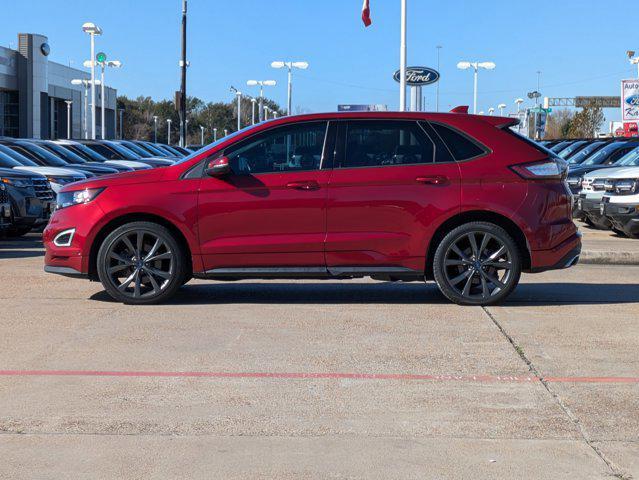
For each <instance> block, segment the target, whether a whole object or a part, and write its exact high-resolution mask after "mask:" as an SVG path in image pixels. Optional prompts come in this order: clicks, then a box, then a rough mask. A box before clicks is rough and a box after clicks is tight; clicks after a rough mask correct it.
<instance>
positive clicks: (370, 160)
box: [337, 120, 435, 168]
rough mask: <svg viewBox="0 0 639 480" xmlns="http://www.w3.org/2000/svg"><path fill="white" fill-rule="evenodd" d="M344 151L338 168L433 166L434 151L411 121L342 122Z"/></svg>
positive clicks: (423, 134)
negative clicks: (343, 123) (425, 164)
mask: <svg viewBox="0 0 639 480" xmlns="http://www.w3.org/2000/svg"><path fill="white" fill-rule="evenodd" d="M345 144H346V148H345V149H344V156H343V158H342V159H341V161H340V162H339V165H337V167H338V168H362V167H386V166H393V165H416V164H422V163H433V161H434V154H435V147H434V145H433V142H432V141H431V140H430V139H429V138H428V137H427V135H426V134H425V133H424V131H423V130H422V129H421V128H420V127H419V125H417V123H416V122H411V121H384V120H365V121H349V122H346V142H345Z"/></svg>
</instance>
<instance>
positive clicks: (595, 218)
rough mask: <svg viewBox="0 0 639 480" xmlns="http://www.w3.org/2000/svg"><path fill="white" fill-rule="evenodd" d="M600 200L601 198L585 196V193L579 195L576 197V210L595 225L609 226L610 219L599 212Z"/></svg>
mask: <svg viewBox="0 0 639 480" xmlns="http://www.w3.org/2000/svg"><path fill="white" fill-rule="evenodd" d="M601 201H602V200H601V199H592V198H587V197H586V196H585V195H580V196H579V198H578V199H577V211H578V212H579V213H580V215H581V216H582V217H586V218H588V219H589V220H590V221H591V222H592V223H594V224H595V225H596V226H599V227H604V228H610V226H611V223H610V220H609V219H608V218H606V216H605V215H603V214H602V213H601Z"/></svg>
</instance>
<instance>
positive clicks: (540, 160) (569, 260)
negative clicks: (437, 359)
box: [43, 112, 581, 305]
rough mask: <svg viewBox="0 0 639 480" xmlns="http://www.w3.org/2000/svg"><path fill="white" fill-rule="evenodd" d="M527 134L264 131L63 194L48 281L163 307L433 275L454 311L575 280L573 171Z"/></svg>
mask: <svg viewBox="0 0 639 480" xmlns="http://www.w3.org/2000/svg"><path fill="white" fill-rule="evenodd" d="M515 122H516V120H513V119H511V118H503V117H493V116H475V115H466V114H463V113H448V114H435V113H432V114H426V113H424V114H422V113H419V114H417V113H399V112H367V113H354V112H353V113H342V114H339V113H335V114H313V115H303V116H293V117H283V118H278V119H274V120H271V121H268V122H263V123H260V124H258V125H255V126H252V127H248V128H246V129H244V130H241V131H239V132H236V133H234V134H232V135H229V136H227V137H224V138H223V139H221V140H220V141H218V142H215V143H213V144H212V145H210V146H209V147H207V148H205V149H203V150H201V151H199V152H197V153H194V154H192V155H191V156H189V157H185V158H184V159H182V160H181V161H179V162H177V163H176V164H175V165H173V166H170V167H167V168H162V169H153V170H146V171H138V172H131V173H125V174H121V175H117V176H114V177H111V178H94V179H90V180H87V181H84V182H81V183H80V184H76V185H74V186H70V187H68V188H64V189H63V190H62V192H60V194H59V195H58V206H59V208H58V210H56V212H55V214H54V215H53V218H52V219H51V221H50V223H49V225H48V226H47V228H46V229H45V231H44V235H43V240H44V244H45V246H46V256H45V270H46V271H47V272H51V273H58V274H63V275H71V276H80V277H88V278H90V279H93V280H97V279H99V280H100V281H101V282H102V284H103V285H104V287H105V289H106V291H107V292H108V293H109V294H110V295H111V296H112V297H113V298H115V299H117V300H119V301H122V302H125V303H131V304H149V303H157V302H160V301H163V300H166V299H168V298H169V297H170V296H172V295H173V294H174V293H175V292H176V291H177V289H178V288H179V287H180V286H181V285H182V284H184V283H185V282H187V281H188V279H189V278H191V277H192V276H195V277H198V278H208V279H219V280H237V279H241V278H335V279H344V278H357V277H363V276H371V277H373V278H374V279H378V280H386V281H397V280H403V281H423V280H424V278H427V279H434V280H435V282H436V283H437V285H438V286H439V289H440V290H441V291H442V293H443V294H444V295H445V296H446V297H447V298H449V299H450V300H452V301H453V302H457V303H460V304H469V305H488V304H493V303H497V302H500V301H503V300H504V299H505V298H506V297H507V296H508V295H509V294H510V293H511V292H512V291H513V289H514V288H515V286H516V285H517V283H518V281H519V277H520V274H521V272H522V271H525V272H540V271H544V270H549V269H557V268H566V267H570V266H572V265H574V264H575V263H576V262H577V261H578V259H579V255H580V251H581V239H580V234H579V232H578V230H577V227H576V226H575V224H574V223H573V222H572V218H571V212H570V202H571V195H570V192H569V190H568V189H567V187H566V184H565V178H566V173H567V164H566V162H565V161H564V160H562V159H560V158H559V157H557V156H556V155H555V154H553V153H552V152H551V151H549V150H547V149H545V148H544V147H541V146H539V145H538V144H536V143H535V142H532V141H530V140H528V139H526V138H524V137H521V136H519V135H517V134H516V133H515V132H513V131H512V130H511V129H510V127H511V126H512V125H513V124H514V123H515ZM160 182H161V183H160ZM160 184H161V188H158V185H160Z"/></svg>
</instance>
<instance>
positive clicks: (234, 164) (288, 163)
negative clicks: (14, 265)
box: [224, 122, 327, 175]
mask: <svg viewBox="0 0 639 480" xmlns="http://www.w3.org/2000/svg"><path fill="white" fill-rule="evenodd" d="M326 127H327V123H326V122H318V123H307V124H301V125H296V126H293V127H283V128H278V129H276V130H274V131H270V132H266V133H264V134H261V135H258V136H257V137H254V138H252V139H248V140H246V141H244V142H241V143H240V144H238V145H236V146H233V147H231V148H229V149H227V150H226V151H225V152H224V153H225V155H226V156H227V157H228V159H229V162H230V164H231V169H232V170H233V173H235V174H237V175H251V174H256V173H274V172H286V171H304V170H318V169H319V168H320V163H321V160H322V150H323V148H324V137H325V136H326ZM227 138H228V137H227Z"/></svg>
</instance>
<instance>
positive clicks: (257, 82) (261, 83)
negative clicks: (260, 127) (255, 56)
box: [246, 80, 277, 122]
mask: <svg viewBox="0 0 639 480" xmlns="http://www.w3.org/2000/svg"><path fill="white" fill-rule="evenodd" d="M246 84H247V85H248V86H249V87H256V86H259V87H260V100H259V101H260V108H259V119H260V122H261V121H262V120H264V87H274V86H275V85H277V82H276V81H275V80H249V81H248V82H246Z"/></svg>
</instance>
